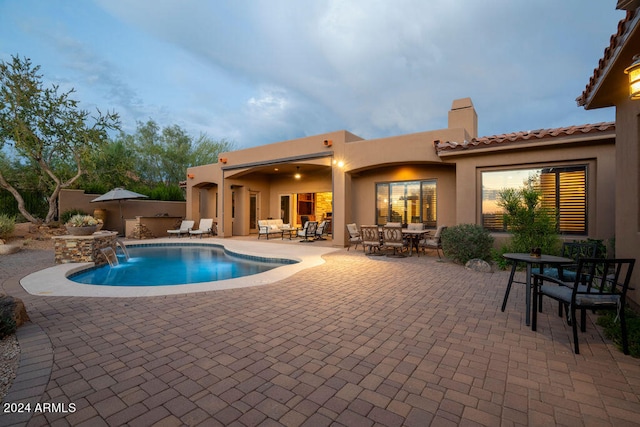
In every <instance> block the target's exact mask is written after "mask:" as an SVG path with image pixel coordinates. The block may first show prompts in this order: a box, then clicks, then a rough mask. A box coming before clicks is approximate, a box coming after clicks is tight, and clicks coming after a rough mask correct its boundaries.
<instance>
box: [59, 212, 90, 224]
mask: <svg viewBox="0 0 640 427" xmlns="http://www.w3.org/2000/svg"><path fill="white" fill-rule="evenodd" d="M75 215H87V213H86V212H85V211H83V210H82V209H70V210H68V211H64V212H63V213H62V215H60V222H61V223H62V224H66V223H67V222H69V220H70V219H71V217H72V216H75Z"/></svg>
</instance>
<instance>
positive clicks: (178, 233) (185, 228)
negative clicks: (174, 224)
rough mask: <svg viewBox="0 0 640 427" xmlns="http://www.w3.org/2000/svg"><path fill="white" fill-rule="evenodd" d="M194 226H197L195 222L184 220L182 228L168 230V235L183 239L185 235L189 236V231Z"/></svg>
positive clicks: (181, 224)
mask: <svg viewBox="0 0 640 427" xmlns="http://www.w3.org/2000/svg"><path fill="white" fill-rule="evenodd" d="M193 224H195V221H191V220H189V219H185V220H182V223H180V228H178V229H177V230H167V233H168V234H169V236H171V235H176V236H178V237H181V236H182V235H183V234H185V235H186V234H189V231H190V230H191V229H192V228H193Z"/></svg>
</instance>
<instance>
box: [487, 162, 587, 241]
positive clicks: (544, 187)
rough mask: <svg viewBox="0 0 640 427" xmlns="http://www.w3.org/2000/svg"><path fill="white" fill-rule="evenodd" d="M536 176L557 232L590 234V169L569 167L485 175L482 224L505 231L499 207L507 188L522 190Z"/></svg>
mask: <svg viewBox="0 0 640 427" xmlns="http://www.w3.org/2000/svg"><path fill="white" fill-rule="evenodd" d="M533 177H535V181H536V183H535V185H536V187H537V188H538V189H539V190H540V191H541V193H542V198H541V204H542V206H543V207H545V208H548V209H552V210H553V211H555V212H556V219H557V221H556V224H557V228H558V232H559V233H562V234H582V235H584V234H587V231H588V230H587V167H586V166H584V165H580V166H566V167H550V168H542V169H520V170H506V171H491V172H483V173H482V225H483V226H484V227H485V228H487V229H489V230H492V231H506V228H505V226H504V220H503V213H504V212H503V211H502V208H500V207H499V206H498V205H497V202H498V193H499V192H500V190H502V189H504V188H521V187H522V186H523V185H524V183H525V182H526V181H527V180H529V179H532V178H533Z"/></svg>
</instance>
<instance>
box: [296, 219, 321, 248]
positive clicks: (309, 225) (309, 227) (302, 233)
mask: <svg viewBox="0 0 640 427" xmlns="http://www.w3.org/2000/svg"><path fill="white" fill-rule="evenodd" d="M317 229H318V221H307V222H306V223H305V224H304V227H303V228H302V229H301V230H298V237H302V238H303V239H302V240H300V242H302V243H310V242H313V240H309V239H310V238H311V239H313V238H315V237H316V230H317Z"/></svg>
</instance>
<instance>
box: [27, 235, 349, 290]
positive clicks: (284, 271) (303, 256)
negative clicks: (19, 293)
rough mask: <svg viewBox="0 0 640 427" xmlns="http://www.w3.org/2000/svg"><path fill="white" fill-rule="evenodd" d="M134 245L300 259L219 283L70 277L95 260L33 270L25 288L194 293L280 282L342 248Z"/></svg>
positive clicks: (242, 243) (220, 242) (217, 241)
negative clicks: (125, 282) (111, 282)
mask: <svg viewBox="0 0 640 427" xmlns="http://www.w3.org/2000/svg"><path fill="white" fill-rule="evenodd" d="M127 243H129V244H132V245H158V244H162V245H164V244H175V245H179V244H187V245H196V244H198V245H200V244H202V245H211V246H218V247H224V249H225V250H227V251H231V252H233V253H235V254H240V255H241V256H246V257H259V258H272V259H288V260H295V261H298V262H296V263H292V264H286V265H283V266H282V267H277V268H274V269H271V270H269V271H266V272H264V273H259V274H254V275H251V276H245V277H237V278H234V279H227V280H219V281H216V282H202V283H193V284H182V285H166V286H103V285H86V284H82V283H77V282H73V281H71V280H69V279H68V278H67V276H69V275H71V274H73V273H76V272H78V271H80V270H83V269H86V268H89V267H92V266H93V265H94V264H93V263H91V262H88V263H87V262H85V263H73V264H58V265H56V266H53V267H49V268H46V269H44V270H40V271H37V272H35V273H31V274H29V275H27V276H25V277H24V278H22V279H21V280H20V284H21V285H22V287H23V288H24V289H25V291H27V292H28V293H29V294H31V295H39V296H77V297H107V298H113V297H121V298H128V297H149V296H164V295H178V294H186V293H194V292H209V291H217V290H223V289H235V288H245V287H250V286H261V285H267V284H270V283H274V282H277V281H279V280H282V279H285V278H287V277H290V276H292V275H293V274H295V273H297V272H299V271H302V270H305V269H307V268H311V267H315V266H317V265H321V264H323V263H324V262H325V261H324V259H322V256H323V255H325V254H327V253H330V252H334V251H338V250H340V248H335V247H318V246H312V245H288V244H278V243H268V242H259V243H258V242H255V241H246V240H228V239H221V238H208V239H199V241H198V242H197V243H194V242H193V241H191V242H188V241H187V242H184V241H183V242H180V241H177V240H176V239H170V238H161V239H152V240H151V239H150V240H145V241H135V242H132V241H129V242H127Z"/></svg>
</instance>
